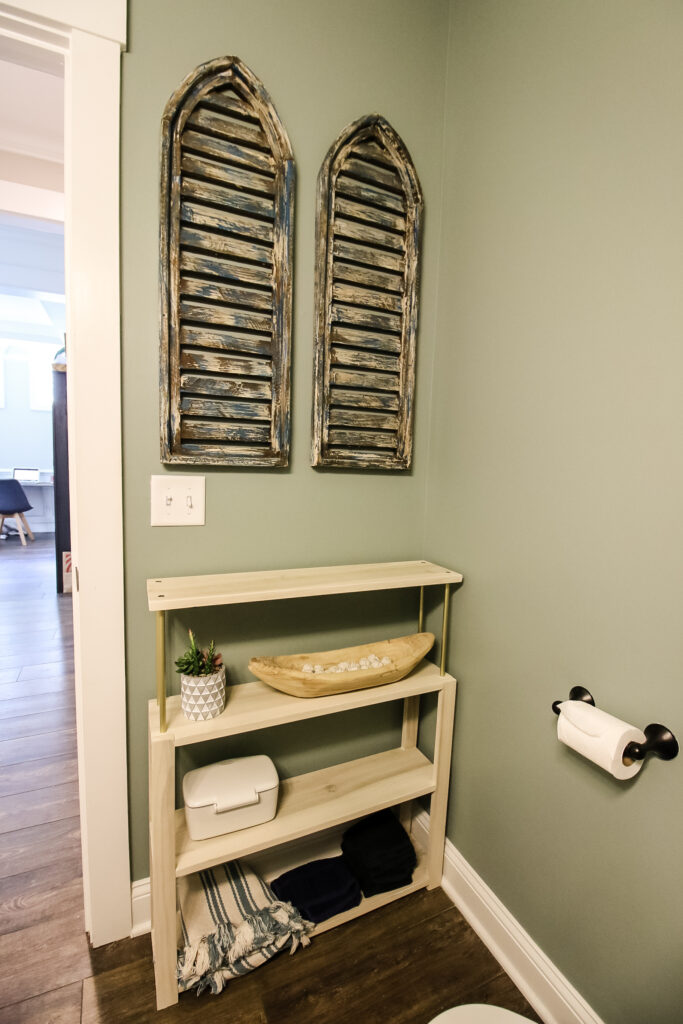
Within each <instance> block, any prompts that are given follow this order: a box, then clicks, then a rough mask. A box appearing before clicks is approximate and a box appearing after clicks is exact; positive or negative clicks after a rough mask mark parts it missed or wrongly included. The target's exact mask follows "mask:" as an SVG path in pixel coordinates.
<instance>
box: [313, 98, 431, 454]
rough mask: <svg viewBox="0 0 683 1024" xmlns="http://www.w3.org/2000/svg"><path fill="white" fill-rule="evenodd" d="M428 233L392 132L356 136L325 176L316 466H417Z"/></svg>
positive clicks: (319, 244) (379, 122)
mask: <svg viewBox="0 0 683 1024" xmlns="http://www.w3.org/2000/svg"><path fill="white" fill-rule="evenodd" d="M421 222H422V192H421V189H420V184H419V181H418V179H417V174H416V172H415V168H414V167H413V163H412V160H411V159H410V155H409V153H408V151H407V149H406V147H405V145H404V144H403V142H402V141H401V139H400V138H399V136H398V135H397V133H396V132H395V131H394V129H393V128H392V127H391V125H390V124H389V123H388V122H387V121H386V120H385V119H384V118H382V117H380V116H379V115H378V114H372V115H370V116H368V117H364V118H361V119H360V120H358V121H355V122H354V123H353V124H351V125H349V126H348V127H347V128H346V129H345V130H344V131H343V132H342V133H341V135H340V136H339V138H338V139H337V140H336V142H335V143H334V144H333V146H332V147H331V149H330V150H329V152H328V154H327V156H326V158H325V161H324V163H323V165H322V167H321V169H320V174H319V176H318V198H317V210H316V282H315V291H316V295H315V307H316V337H315V366H314V405H313V444H312V464H313V465H314V466H345V467H353V468H358V469H372V468H378V469H407V468H408V467H409V466H410V462H411V457H412V420H413V395H414V386H415V346H416V332H417V300H418V271H419V266H418V261H419V245H420V231H421Z"/></svg>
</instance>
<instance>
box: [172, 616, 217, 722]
mask: <svg viewBox="0 0 683 1024" xmlns="http://www.w3.org/2000/svg"><path fill="white" fill-rule="evenodd" d="M188 632H189V634H190V643H189V646H188V648H187V650H186V651H185V653H184V654H181V656H180V657H179V658H178V659H177V660H176V663H175V665H176V671H177V672H179V673H180V705H181V707H182V709H183V713H184V715H185V717H186V718H189V719H190V721H191V722H204V721H207V720H208V719H209V718H217V717H218V715H220V714H221V712H222V711H223V710H224V709H225V666H224V665H223V655H222V654H217V653H216V645H215V643H214V641H213V640H212V641H211V643H210V644H209V646H208V647H207V648H205V649H202V648H200V647H198V646H197V640H196V637H195V635H194V633H193V632H192V630H191V629H190V630H188Z"/></svg>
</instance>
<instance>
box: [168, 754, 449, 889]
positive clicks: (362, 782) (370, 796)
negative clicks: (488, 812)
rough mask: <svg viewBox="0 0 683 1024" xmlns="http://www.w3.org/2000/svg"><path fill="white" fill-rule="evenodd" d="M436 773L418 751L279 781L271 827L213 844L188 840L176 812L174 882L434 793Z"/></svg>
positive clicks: (219, 839) (362, 760)
mask: <svg viewBox="0 0 683 1024" xmlns="http://www.w3.org/2000/svg"><path fill="white" fill-rule="evenodd" d="M435 785H436V769H435V767H434V765H433V764H432V762H431V761H429V760H428V758H426V757H425V756H424V754H422V753H421V751H419V750H418V749H417V748H416V747H411V748H408V749H407V750H403V749H401V748H400V747H398V748H395V749H393V750H385V751H383V752H382V753H380V754H371V755H370V756H369V757H362V758H359V759H358V760H356V761H347V762H345V763H344V764H340V765H334V766H333V767H331V768H323V769H321V770H320V771H316V772H309V773H307V774H306V775H298V776H295V777H294V778H291V779H283V780H282V782H281V783H280V792H279V795H278V809H277V814H276V816H275V817H274V818H273V819H272V820H271V821H266V822H263V824H261V825H254V826H252V827H251V828H246V829H240V830H239V831H238V832H229V833H228V834H227V835H223V836H215V837H214V838H212V839H201V840H192V839H190V837H189V835H188V834H187V828H186V825H185V811H184V809H183V808H180V810H177V811H176V876H177V877H181V876H182V875H189V874H192V872H193V871H202V870H203V869H204V868H208V867H212V866H213V865H214V864H222V863H223V862H224V861H229V860H235V859H237V858H238V857H246V856H248V855H249V854H251V853H255V852H257V851H259V850H264V849H267V848H268V847H271V846H276V845H278V844H281V843H288V842H291V841H292V840H294V839H300V838H301V837H302V836H306V835H310V834H312V833H315V832H319V831H322V830H323V829H327V828H332V827H335V826H337V825H341V824H343V823H344V822H347V821H353V820H354V819H355V818H360V817H362V816H363V815H365V814H372V813H373V811H379V810H381V809H382V808H384V807H393V806H395V805H396V804H401V803H405V802H406V801H408V800H414V799H416V798H417V797H419V796H425V795H427V794H428V793H433V792H434V789H435Z"/></svg>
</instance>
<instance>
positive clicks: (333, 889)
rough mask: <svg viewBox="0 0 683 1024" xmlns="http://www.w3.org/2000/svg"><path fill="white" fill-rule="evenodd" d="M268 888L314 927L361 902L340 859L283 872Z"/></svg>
mask: <svg viewBox="0 0 683 1024" xmlns="http://www.w3.org/2000/svg"><path fill="white" fill-rule="evenodd" d="M270 887H271V889H272V890H273V892H274V893H275V895H276V896H277V898H278V899H279V900H282V901H283V902H285V903H292V904H293V905H294V906H295V907H296V909H297V910H298V911H299V912H300V913H301V915H302V916H303V917H305V918H306V919H307V920H308V921H314V922H315V923H316V924H319V923H320V922H321V921H327V919H328V918H330V917H334V916H335V914H341V913H342V912H343V911H344V910H350V909H351V908H352V907H357V906H358V904H359V903H360V901H361V891H360V886H359V884H358V880H357V879H356V878H355V877H354V875H353V874H352V873H351V871H350V870H349V868H348V866H347V864H345V862H344V858H343V857H326V858H324V859H322V860H312V861H309V863H308V864H302V865H301V866H300V867H298V868H292V870H291V871H285V873H284V874H282V875H280V877H279V878H276V879H275V881H274V882H271V883H270Z"/></svg>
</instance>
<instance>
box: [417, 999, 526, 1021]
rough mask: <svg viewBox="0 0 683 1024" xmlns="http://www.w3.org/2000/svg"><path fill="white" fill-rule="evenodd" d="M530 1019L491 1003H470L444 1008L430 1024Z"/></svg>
mask: <svg viewBox="0 0 683 1024" xmlns="http://www.w3.org/2000/svg"><path fill="white" fill-rule="evenodd" d="M528 1020H529V1018H528V1017H521V1016H520V1015H519V1014H518V1013H514V1012H513V1011H512V1010H506V1009H504V1008H503V1007H502V1006H492V1005H491V1004H490V1003H469V1004H467V1005H463V1006H453V1007H452V1008H451V1009H450V1010H444V1011H443V1013H440V1014H439V1016H438V1017H434V1018H433V1020H431V1021H430V1022H429V1024H514V1021H518V1022H519V1021H528Z"/></svg>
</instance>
